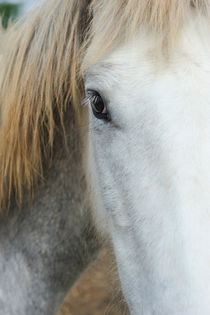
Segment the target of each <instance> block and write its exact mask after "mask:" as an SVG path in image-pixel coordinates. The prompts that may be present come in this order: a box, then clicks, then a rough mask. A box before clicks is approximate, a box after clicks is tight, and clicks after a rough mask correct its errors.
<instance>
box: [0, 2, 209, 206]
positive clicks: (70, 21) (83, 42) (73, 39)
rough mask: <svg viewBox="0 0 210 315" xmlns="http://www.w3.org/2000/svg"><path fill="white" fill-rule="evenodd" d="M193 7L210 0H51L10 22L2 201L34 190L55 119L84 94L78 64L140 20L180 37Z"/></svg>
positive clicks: (205, 6) (0, 122)
mask: <svg viewBox="0 0 210 315" xmlns="http://www.w3.org/2000/svg"><path fill="white" fill-rule="evenodd" d="M190 8H192V9H194V10H196V12H198V13H199V14H206V15H209V14H208V12H209V8H210V4H209V1H208V0H197V1H196V0H193V1H190V0H150V1H146V0H115V1H113V0H106V1H104V0H92V1H91V0H71V1H70V0H51V1H45V2H44V4H43V5H42V6H41V7H39V8H37V9H36V10H34V11H33V12H32V13H30V16H28V18H26V17H25V18H24V19H23V20H21V21H19V23H18V24H17V25H15V26H13V27H12V28H11V29H10V30H9V32H8V33H7V34H6V36H7V41H6V42H7V47H4V55H3V57H2V58H1V59H0V66H1V67H0V69H1V73H0V106H1V107H0V108H1V111H0V112H1V117H0V143H1V145H0V178H1V182H0V207H1V208H2V209H3V208H4V207H5V206H6V205H7V203H8V201H9V200H10V197H11V194H12V193H13V192H14V194H15V196H16V199H17V202H18V203H21V201H22V196H23V191H24V189H25V188H27V189H28V190H29V191H33V187H34V185H35V184H36V183H37V181H38V180H39V179H40V178H41V177H42V174H43V161H44V160H45V159H49V157H50V152H51V151H52V147H53V143H54V133H55V127H56V119H57V116H59V122H60V124H61V125H62V122H63V115H64V112H65V111H66V110H68V106H69V104H70V102H71V104H72V106H74V107H75V108H76V107H78V105H79V104H80V102H81V97H82V94H83V86H82V76H81V73H80V68H81V64H82V62H83V58H84V56H85V54H86V51H87V47H88V55H89V56H88V58H89V60H90V62H91V58H92V56H93V58H94V60H96V59H98V58H100V57H102V56H103V55H104V54H105V53H107V52H108V51H109V50H111V49H113V48H114V47H116V46H117V45H119V44H120V43H121V42H123V41H125V40H127V39H128V38H129V37H131V36H133V35H134V34H135V33H136V32H137V30H138V29H139V28H140V27H141V25H147V26H148V27H149V28H151V29H152V30H153V31H154V32H156V33H157V34H158V36H159V38H160V40H161V42H163V43H170V41H172V40H174V39H175V38H176V37H177V34H178V33H179V31H180V29H181V28H182V25H183V22H184V20H185V17H186V15H187V13H188V12H189V10H190Z"/></svg>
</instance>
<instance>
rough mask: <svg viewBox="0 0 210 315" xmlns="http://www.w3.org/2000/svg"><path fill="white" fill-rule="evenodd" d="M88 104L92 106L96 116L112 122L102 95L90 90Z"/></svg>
mask: <svg viewBox="0 0 210 315" xmlns="http://www.w3.org/2000/svg"><path fill="white" fill-rule="evenodd" d="M86 102H87V103H89V104H90V106H91V108H92V112H93V114H94V116H95V117H96V118H98V119H103V120H110V117H109V113H108V109H107V107H106V105H105V104H104V100H103V99H102V97H101V95H100V94H99V93H98V92H97V91H94V90H88V91H87V95H86Z"/></svg>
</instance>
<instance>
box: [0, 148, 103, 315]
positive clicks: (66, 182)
mask: <svg viewBox="0 0 210 315" xmlns="http://www.w3.org/2000/svg"><path fill="white" fill-rule="evenodd" d="M70 149H71V150H74V154H69V157H65V158H61V159H59V160H57V161H56V162H55V163H54V166H53V167H52V168H51V170H50V174H49V176H48V181H47V183H46V184H45V185H42V186H41V187H39V189H38V190H37V191H36V194H35V200H34V202H33V204H32V205H31V206H30V207H29V206H24V207H23V209H22V210H21V211H19V210H18V209H16V211H15V209H14V211H13V212H14V213H13V214H12V215H10V216H9V217H5V218H3V219H1V222H0V310H1V313H2V314H5V315H6V314H8V315H11V314H31V315H32V314H34V315H35V314H50V315H52V314H54V313H56V311H57V310H58V308H59V306H60V304H61V302H62V300H63V298H64V297H65V295H66V294H67V293H68V290H69V289H70V287H71V286H72V285H73V283H74V282H75V281H76V279H77V278H78V277H79V275H80V274H81V272H82V271H83V270H84V269H85V268H86V267H87V265H88V264H89V263H90V262H91V260H92V259H93V257H94V256H96V254H97V252H98V250H99V247H100V244H99V241H98V240H97V238H96V234H95V231H94V228H93V227H92V228H90V226H91V219H90V213H89V210H90V209H89V200H88V198H87V197H88V196H87V194H86V183H85V181H84V176H83V173H82V168H81V155H80V154H79V152H77V151H75V149H74V148H70ZM70 152H71V151H70Z"/></svg>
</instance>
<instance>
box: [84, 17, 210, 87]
mask: <svg viewBox="0 0 210 315" xmlns="http://www.w3.org/2000/svg"><path fill="white" fill-rule="evenodd" d="M197 24H198V25H199V27H198V28H196V25H197ZM203 24H205V23H203ZM209 31H210V27H209V24H205V25H202V23H198V22H197V23H193V22H191V23H189V25H186V26H185V27H183V31H182V34H181V36H180V38H179V39H178V40H177V42H176V45H175V46H174V47H173V49H171V50H170V53H169V54H167V53H166V54H165V53H164V52H161V51H160V50H159V49H158V47H157V40H156V38H155V36H154V35H152V34H150V33H148V32H144V31H141V32H139V34H137V35H136V36H135V37H134V38H133V39H132V40H130V41H129V42H127V43H125V44H123V45H121V46H120V47H118V48H117V49H114V50H113V51H112V52H111V53H109V54H108V55H106V56H105V57H104V58H102V59H101V60H100V61H98V62H97V63H96V64H95V65H93V66H92V67H90V69H89V71H88V76H89V77H91V79H92V80H95V81H99V82H100V81H101V82H102V84H103V85H105V86H106V84H107V85H108V82H110V85H111V86H112V85H113V83H115V82H122V81H123V79H125V80H130V79H132V78H133V79H134V80H135V78H136V76H138V79H139V80H141V79H142V80H145V76H146V77H147V79H148V80H149V79H152V78H153V77H154V76H155V77H157V75H165V74H170V75H173V74H174V75H177V74H181V75H182V74H183V75H184V74H186V73H190V72H192V73H193V72H194V73H195V74H199V75H202V73H203V74H204V75H205V76H207V75H208V73H209V72H210V36H209Z"/></svg>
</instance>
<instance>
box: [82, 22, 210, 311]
mask: <svg viewBox="0 0 210 315" xmlns="http://www.w3.org/2000/svg"><path fill="white" fill-rule="evenodd" d="M192 30H193V31H192ZM186 32H188V33H187V34H188V39H190V40H189V41H187V40H186V39H185V40H183V42H180V47H179V48H177V50H176V51H175V52H174V53H173V54H172V55H171V56H170V59H169V60H167V62H164V61H163V60H162V61H160V62H159V65H158V66H157V65H156V61H157V60H156V59H155V58H154V56H153V55H152V53H151V51H152V46H151V45H150V44H148V43H149V40H147V39H146V40H145V38H144V37H143V36H142V37H140V38H138V44H137V40H136V41H134V43H130V44H129V45H127V46H125V47H122V48H121V49H119V50H117V51H115V52H114V53H112V54H111V55H110V56H108V57H107V58H106V60H103V61H102V62H100V63H98V64H97V65H95V66H94V67H93V68H92V69H91V70H90V73H91V75H90V76H89V79H87V83H86V87H87V88H91V89H95V90H97V91H99V92H100V93H101V94H102V95H103V97H104V99H105V100H106V102H107V106H108V107H109V111H110V114H111V116H112V123H106V122H103V121H99V120H97V119H96V118H95V117H93V116H92V115H91V114H90V115H91V118H90V144H89V172H90V173H91V177H92V186H93V190H94V192H95V198H96V205H98V209H97V210H96V218H97V219H98V221H99V222H100V225H101V227H102V229H103V230H104V229H105V230H106V231H107V233H108V234H109V235H111V238H112V242H113V246H114V249H115V254H116V260H117V264H118V269H119V276H120V279H121V283H122V287H123V292H124V295H125V298H126V300H127V302H128V305H129V308H130V311H131V313H132V314H135V315H140V314H143V315H147V314H148V315H150V314H156V315H168V314H171V315H175V314H176V315H197V314H199V315H208V314H210V299H209V297H210V286H209V283H210V265H209V262H210V247H209V244H210V194H209V189H210V172H209V170H210V137H209V135H210V106H209V104H210V89H209V86H210V58H209V56H210V41H209V40H208V41H207V42H206V43H205V47H204V45H203V42H202V40H200V39H199V35H200V37H202V34H199V33H196V32H195V31H194V26H193V27H191V26H190V27H189V29H187V30H186ZM205 35H206V34H205ZM193 42H196V44H197V46H196V49H195V47H194V46H193V45H192V43H193ZM207 52H208V54H207ZM87 77H88V76H87Z"/></svg>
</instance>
